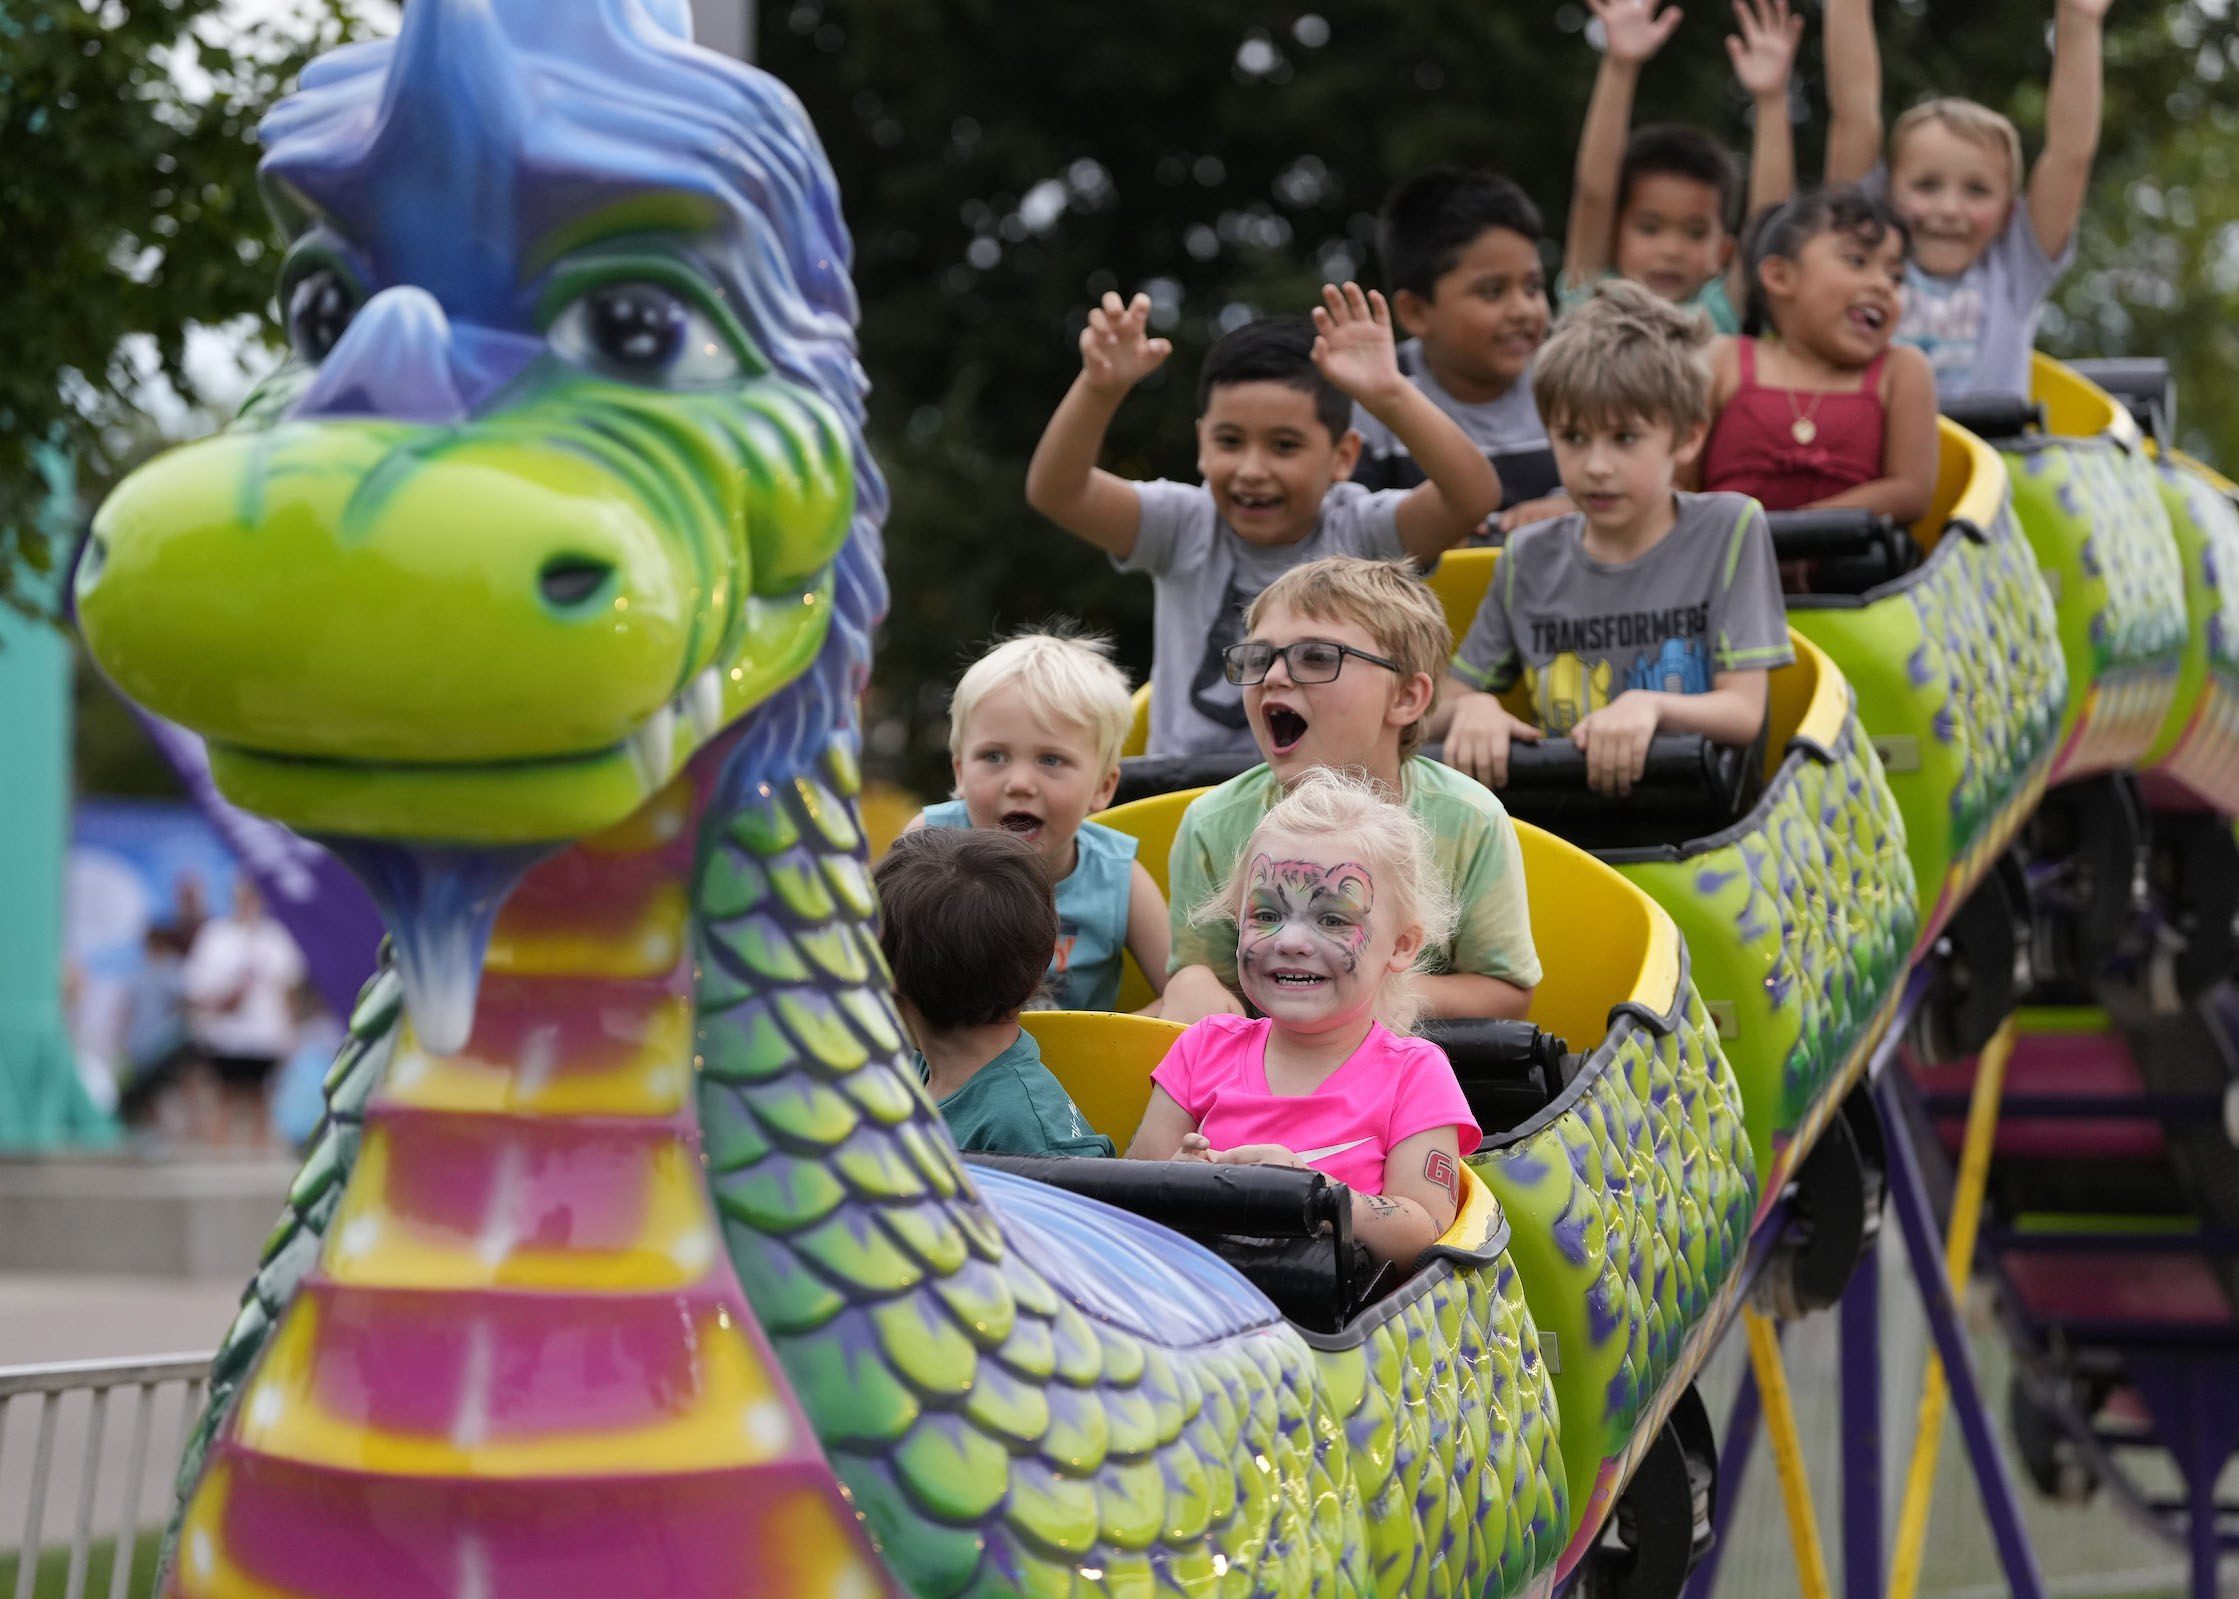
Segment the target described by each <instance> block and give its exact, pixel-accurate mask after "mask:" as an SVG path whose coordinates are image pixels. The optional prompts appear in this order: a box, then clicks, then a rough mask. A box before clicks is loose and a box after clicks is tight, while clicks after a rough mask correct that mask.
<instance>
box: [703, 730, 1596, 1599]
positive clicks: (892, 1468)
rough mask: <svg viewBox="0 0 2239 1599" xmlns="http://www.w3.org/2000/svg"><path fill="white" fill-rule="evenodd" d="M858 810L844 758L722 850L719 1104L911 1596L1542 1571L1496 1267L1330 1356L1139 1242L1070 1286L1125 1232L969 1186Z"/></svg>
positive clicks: (1542, 1394) (1514, 1312) (809, 1349)
mask: <svg viewBox="0 0 2239 1599" xmlns="http://www.w3.org/2000/svg"><path fill="white" fill-rule="evenodd" d="M855 787H856V778H855V774H854V771H853V769H852V766H851V765H850V763H849V762H848V761H847V760H846V759H845V757H844V756H842V755H840V754H839V753H838V752H837V751H834V752H833V754H832V755H831V756H830V758H829V759H828V762H827V766H826V769H825V770H824V771H823V772H820V773H817V774H815V775H812V776H804V777H801V778H799V779H797V780H795V781H793V782H790V783H783V782H770V783H765V784H761V785H757V786H756V787H755V788H754V789H753V790H752V792H751V793H750V796H749V799H748V803H747V805H746V807H745V808H744V809H743V810H741V811H739V812H738V813H737V814H735V815H734V816H732V817H730V818H729V819H728V820H727V821H726V822H725V823H724V824H722V826H721V827H720V828H719V829H715V828H711V830H710V831H709V834H708V836H707V838H706V840H705V843H704V846H703V851H702V861H701V867H700V873H699V891H698V900H699V905H700V910H701V912H702V915H703V918H704V920H703V924H702V927H701V933H700V937H701V940H702V946H703V949H702V957H701V963H700V977H699V986H698V998H699V1009H700V1020H699V1033H700V1053H701V1056H702V1059H703V1061H704V1065H703V1068H702V1070H701V1073H700V1078H699V1103H700V1112H701V1127H702V1135H703V1139H704V1152H705V1156H706V1160H707V1169H708V1174H709V1179H710V1182H711V1185H712V1189H713V1193H714V1195H715V1199H716V1203H717V1205H718V1207H719V1209H720V1211H721V1212H722V1214H723V1215H724V1217H725V1219H726V1230H727V1234H728V1242H729V1245H730V1249H731V1253H732V1257H733V1259H734V1262H735V1263H736V1265H737V1268H738V1272H739V1276H740V1280H741V1282H742V1283H743V1284H744V1286H745V1289H746V1293H747V1297H748V1299H749V1301H750V1302H751V1303H752V1304H753V1306H754V1308H755V1310H756V1313H757V1314H758V1315H759V1317H760V1318H761V1321H762V1324H763V1326H764V1327H765V1328H766V1329H767V1330H768V1331H769V1333H770V1336H771V1338H772V1341H773V1343H774V1344H775V1346H776V1349H777V1352H778V1355H779V1358H780V1360H781V1361H782V1362H783V1363H784V1365H785V1368H786V1371H787V1374H788V1376H789V1377H790V1379H791V1381H792V1384H793V1387H794V1389H795V1391H796V1392H797V1393H798V1394H799V1395H800V1398H801V1402H802V1404H803V1405H804V1407H805V1408H806V1410H807V1412H808V1413H809V1415H810V1417H811V1419H812V1420H813V1422H814V1424H815V1426H816V1428H817V1431H818V1433H819V1435H820V1436H821V1437H822V1438H823V1439H824V1441H825V1443H826V1446H827V1448H828V1450H829V1451H830V1454H831V1458H832V1460H833V1463H834V1466H835V1468H836V1469H837V1471H838V1472H839V1474H840V1477H841V1478H842V1480H843V1481H844V1482H845V1483H846V1484H847V1485H848V1488H849V1490H850V1492H851V1495H852V1497H853V1500H854V1502H855V1505H856V1506H857V1508H858V1510H859V1511H860V1512H861V1514H862V1515H863V1516H864V1517H865V1519H866V1523H867V1525H868V1527H869V1530H870V1532H871V1535H872V1537H873V1539H874V1541H875V1542H876V1544H877V1545H878V1547H879V1548H880V1549H881V1550H882V1551H883V1553H884V1554H885V1556H886V1558H887V1561H888V1563H889V1564H890V1565H891V1566H892V1567H893V1568H894V1570H895V1571H896V1572H897V1574H898V1575H899V1576H900V1578H901V1579H902V1581H903V1583H904V1584H905V1585H906V1586H907V1587H908V1588H909V1589H910V1590H911V1591H912V1592H915V1593H920V1594H924V1595H979V1594H1062V1593H1075V1592H1081V1591H1083V1590H1082V1588H1081V1587H1080V1584H1081V1582H1082V1580H1083V1578H1084V1575H1085V1574H1087V1573H1090V1572H1093V1573H1096V1574H1097V1576H1096V1578H1095V1580H1096V1581H1097V1582H1098V1583H1100V1584H1101V1586H1100V1587H1099V1588H1098V1589H1097V1590H1096V1591H1099V1592H1104V1591H1109V1592H1118V1593H1143V1594H1222V1595H1229V1594H1236V1595H1244V1594H1270V1595H1272V1594H1286V1595H1288V1594H1309V1593H1310V1594H1331V1595H1339V1594H1364V1595H1366V1594H1377V1595H1384V1594H1464V1593H1469V1594H1475V1593H1480V1592H1493V1593H1508V1592H1516V1591H1519V1590H1520V1589H1521V1587H1522V1586H1523V1585H1524V1584H1525V1583H1527V1582H1528V1581H1529V1580H1530V1578H1531V1577H1532V1575H1533V1574H1534V1573H1536V1572H1539V1571H1541V1570H1543V1569H1544V1568H1546V1567H1547V1566H1548V1565H1550V1564H1551V1563H1552V1561H1553V1558H1554V1556H1555V1554H1556V1553H1557V1552H1558V1551H1559V1549H1560V1546H1561V1543H1562V1541H1563V1538H1564V1536H1565V1535H1566V1532H1567V1526H1566V1518H1565V1512H1566V1509H1567V1506H1566V1503H1565V1500H1564V1497H1563V1484H1562V1481H1561V1473H1560V1464H1559V1456H1558V1454H1557V1452H1556V1448H1555V1441H1554V1426H1555V1409H1554V1404H1553V1401H1552V1398H1551V1396H1550V1393H1549V1388H1548V1377H1547V1373H1546V1372H1545V1370H1544V1369H1543V1368H1542V1366H1541V1364H1540V1361H1539V1356H1538V1349H1537V1343H1536V1339H1535V1336H1534V1333H1533V1329H1532V1324H1531V1321H1530V1319H1529V1316H1528V1314H1527V1313H1526V1311H1525V1309H1524V1305H1523V1299H1522V1296H1521V1292H1520V1288H1519V1284H1518V1281H1517V1277H1516V1273H1515V1271H1514V1270H1513V1268H1511V1267H1509V1266H1508V1265H1507V1263H1506V1262H1505V1261H1500V1262H1497V1263H1496V1264H1495V1265H1494V1266H1493V1267H1492V1268H1491V1269H1471V1270H1461V1271H1455V1270H1451V1269H1448V1268H1444V1267H1440V1268H1434V1269H1432V1270H1431V1271H1429V1272H1427V1273H1425V1275H1424V1278H1423V1280H1422V1281H1420V1282H1419V1283H1416V1284H1413V1285H1410V1288H1409V1289H1408V1290H1407V1291H1406V1292H1405V1293H1403V1294H1402V1295H1400V1296H1399V1297H1398V1299H1397V1300H1396V1301H1394V1302H1393V1303H1391V1304H1388V1305H1386V1306H1383V1307H1379V1310H1378V1311H1377V1312H1376V1313H1375V1324H1374V1325H1373V1327H1372V1328H1371V1330H1370V1331H1369V1333H1368V1336H1367V1338H1366V1340H1365V1342H1363V1343H1357V1344H1354V1345H1353V1346H1352V1347H1347V1348H1324V1349H1313V1348H1309V1346H1308V1343H1307V1340H1306V1339H1304V1338H1303V1337H1302V1336H1301V1335H1300V1334H1298V1333H1297V1332H1296V1331H1294V1330H1293V1329H1291V1328H1290V1327H1289V1326H1288V1325H1287V1324H1285V1323H1284V1322H1282V1321H1281V1320H1280V1318H1279V1317H1277V1315H1276V1314H1275V1312H1274V1310H1273V1307H1272V1306H1269V1305H1267V1304H1266V1302H1265V1300H1264V1299H1262V1298H1261V1297H1260V1296H1259V1295H1258V1294H1257V1292H1256V1291H1255V1290H1252V1289H1251V1288H1250V1287H1249V1285H1247V1284H1245V1283H1244V1282H1243V1281H1242V1279H1241V1278H1236V1277H1234V1276H1233V1274H1232V1273H1230V1272H1229V1270H1228V1268H1227V1267H1225V1266H1224V1265H1221V1264H1220V1263H1218V1262H1216V1261H1214V1260H1212V1258H1211V1257H1209V1256H1207V1257H1203V1258H1201V1259H1200V1258H1196V1254H1197V1252H1196V1251H1194V1250H1190V1251H1188V1252H1187V1255H1186V1256H1185V1255H1184V1254H1183V1253H1182V1246H1180V1245H1179V1244H1178V1242H1177V1241H1176V1240H1174V1239H1173V1238H1172V1237H1171V1235H1165V1234H1160V1233H1157V1231H1156V1230H1155V1229H1148V1228H1144V1227H1142V1226H1141V1224H1132V1230H1133V1231H1136V1232H1139V1233H1140V1234H1141V1235H1142V1236H1141V1239H1140V1244H1139V1247H1143V1248H1147V1249H1157V1250H1160V1251H1162V1252H1163V1255H1162V1257H1161V1256H1152V1255H1148V1254H1146V1255H1144V1257H1143V1272H1142V1276H1141V1280H1140V1281H1139V1282H1137V1283H1125V1282H1122V1283H1116V1284H1115V1283H1111V1282H1108V1281H1107V1282H1101V1283H1100V1282H1099V1281H1097V1279H1096V1276H1095V1274H1094V1273H1093V1272H1091V1271H1088V1270H1083V1269H1079V1268H1078V1267H1076V1269H1075V1270H1073V1271H1071V1272H1067V1271H1066V1270H1065V1269H1064V1268H1065V1259H1064V1257H1065V1255H1066V1253H1067V1251H1066V1250H1064V1249H1063V1247H1062V1246H1060V1247H1057V1248H1054V1249H1053V1248H1052V1247H1051V1245H1052V1240H1053V1237H1054V1238H1057V1239H1063V1238H1064V1237H1065V1236H1066V1229H1067V1228H1068V1227H1079V1226H1082V1225H1084V1223H1083V1220H1082V1215H1083V1212H1084V1211H1088V1212H1095V1213H1096V1218H1095V1219H1096V1220H1097V1221H1099V1222H1102V1223H1103V1224H1105V1226H1106V1227H1107V1228H1109V1229H1115V1230H1118V1231H1121V1232H1123V1233H1125V1232H1129V1231H1130V1230H1131V1221H1130V1219H1129V1218H1126V1217H1122V1216H1119V1215H1118V1214H1117V1213H1114V1212H1105V1211H1102V1210H1101V1209H1100V1207H1093V1206H1085V1205H1083V1204H1081V1203H1079V1202H1072V1203H1070V1204H1064V1205H1053V1204H1051V1203H1049V1202H1047V1201H1046V1200H1037V1198H1036V1197H1035V1194H1034V1192H1032V1191H1031V1185H1020V1184H1013V1183H1011V1182H1009V1181H1007V1180H1002V1181H999V1180H997V1179H996V1178H994V1177H993V1176H992V1175H991V1174H988V1173H984V1172H982V1173H968V1172H967V1170H966V1168H964V1167H963V1166H962V1165H961V1164H960V1163H959V1161H958V1157H957V1156H956V1153H955V1149H954V1146H953V1144H952V1143H951V1142H950V1140H949V1139H948V1136H947V1134H946V1131H945V1130H944V1129H943V1128H942V1127H941V1125H940V1122H939V1120H938V1118H937V1116H936V1115H935V1113H934V1112H933V1111H932V1108H931V1106H930V1103H929V1102H928V1101H927V1100H926V1098H925V1095H924V1092H923V1090H922V1088H921V1087H920V1086H919V1084H918V1083H917V1081H916V1078H915V1075H914V1073H912V1072H910V1071H909V1070H908V1069H907V1068H906V1066H905V1065H904V1064H903V1061H902V1058H901V1056H900V1051H901V1049H902V1033H901V1030H900V1026H899V1023H898V1021H897V1019H896V1016H895V1013H894V1011H893V1008H892V1002H891V999H890V998H889V995H888V993H887V990H886V987H885V973H884V968H883V964H882V963H881V961H880V958H879V954H878V949H877V945H876V942H875V940H874V938H873V936H872V933H871V921H870V918H871V913H872V902H871V898H870V889H869V882H868V875H867V872H866V870H865V867H864V861H863V846H862V840H861V837H860V833H859V831H858V829H857V826H856V823H855V821H854V818H853V815H852V805H851V801H852V796H853V794H854V792H855ZM975 1190H976V1191H975ZM982 1199H984V1200H985V1204H984V1205H983V1204H982V1203H981V1200H982ZM1097 1247H1098V1258H1099V1262H1100V1264H1102V1265H1104V1266H1106V1267H1107V1268H1109V1267H1110V1265H1111V1263H1112V1259H1113V1255H1112V1250H1113V1245H1112V1242H1111V1239H1110V1237H1109V1236H1108V1235H1107V1236H1103V1237H1100V1238H1099V1240H1098V1245H1097ZM1085 1253H1086V1251H1085V1249H1084V1250H1083V1251H1081V1252H1080V1254H1085ZM1077 1258H1078V1256H1076V1259H1077ZM1130 1290H1139V1292H1138V1293H1137V1294H1136V1295H1135V1297H1136V1298H1137V1299H1138V1300H1140V1299H1141V1297H1142V1296H1143V1295H1150V1296H1153V1297H1154V1301H1155V1298H1156V1297H1157V1296H1160V1295H1170V1296H1171V1299H1170V1301H1169V1302H1166V1303H1162V1304H1161V1303H1155V1302H1154V1303H1153V1304H1152V1305H1151V1306H1150V1307H1149V1308H1146V1307H1145V1306H1144V1305H1143V1304H1141V1303H1134V1304H1131V1303H1130V1302H1129V1300H1130ZM1208 1305H1210V1306H1211V1307H1212V1308H1210V1309H1208V1308H1207V1307H1208ZM1323 1342H1325V1343H1326V1342H1327V1341H1326V1340H1325V1341H1323ZM1239 1462H1242V1463H1243V1466H1242V1469H1241V1470H1238V1463H1239Z"/></svg>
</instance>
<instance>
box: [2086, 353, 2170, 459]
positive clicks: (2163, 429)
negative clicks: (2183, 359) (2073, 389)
mask: <svg viewBox="0 0 2239 1599" xmlns="http://www.w3.org/2000/svg"><path fill="white" fill-rule="evenodd" d="M2068 367H2069V370H2071V371H2073V372H2075V373H2077V374H2078V375H2079V376H2082V377H2086V378H2089V379H2090V380H2091V381H2092V382H2094V383H2096V384H2098V385H2099V386H2100V387H2101V388H2103V389H2105V390H2106V391H2107V392H2108V393H2109V394H2111V395H2113V396H2114V397H2115V398H2116V399H2118V400H2120V401H2121V402H2122V403H2123V405H2124V406H2126V407H2127V408H2128V409H2129V411H2130V415H2131V417H2132V419H2133V420H2135V421H2136V422H2137V424H2138V425H2139V426H2140V427H2141V428H2144V429H2145V430H2146V436H2147V437H2148V438H2153V439H2162V440H2166V439H2167V438H2168V437H2169V435H2170V430H2171V428H2172V427H2173V426H2174V424H2175V421H2176V416H2177V385H2176V382H2175V380H2174V379H2172V378H2171V377H2170V375H2169V363H2168V362H2167V361H2165V360H2163V359H2162V358H2161V357H2160V356H2158V355H2112V356H2107V357H2105V358H2103V359H2101V360H2096V361H2070V362H2069V363H2068Z"/></svg>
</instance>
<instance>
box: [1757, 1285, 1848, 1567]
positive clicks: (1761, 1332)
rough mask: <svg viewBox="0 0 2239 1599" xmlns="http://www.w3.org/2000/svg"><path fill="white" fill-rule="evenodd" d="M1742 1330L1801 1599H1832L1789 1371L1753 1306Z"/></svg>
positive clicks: (1776, 1342) (1777, 1340)
mask: <svg viewBox="0 0 2239 1599" xmlns="http://www.w3.org/2000/svg"><path fill="white" fill-rule="evenodd" d="M1741 1323H1742V1327H1743V1329H1744V1330H1745V1331H1747V1332H1748V1334H1749V1365H1750V1369H1751V1370H1752V1371H1753V1372H1754V1373H1755V1374H1756V1377H1757V1396H1758V1399H1759V1401H1760V1402H1761V1403H1762V1404H1763V1406H1764V1415H1765V1433H1766V1435H1767V1437H1768V1438H1770V1440H1771V1442H1772V1446H1773V1465H1774V1467H1775V1468H1776V1469H1777V1470H1778V1471H1779V1473H1780V1497H1781V1501H1782V1503H1784V1504H1785V1505H1786V1506H1787V1508H1788V1537H1789V1540H1790V1542H1791V1543H1793V1544H1794V1546H1795V1550H1796V1584H1797V1591H1798V1593H1799V1594H1800V1595H1801V1596H1802V1599H1832V1594H1833V1590H1832V1589H1830V1588H1829V1587H1828V1586H1827V1555H1826V1551H1825V1549H1824V1548H1823V1547H1822V1546H1821V1544H1820V1542H1819V1517H1818V1514H1817V1512H1815V1511H1814V1510H1813V1509H1812V1503H1811V1482H1810V1480H1809V1479H1808V1478H1807V1477H1806V1476H1805V1475H1804V1446H1803V1444H1802V1442H1801V1441H1800V1440H1799V1439H1798V1438H1797V1436H1796V1407H1795V1405H1794V1403H1793V1402H1792V1401H1791V1400H1790V1399H1789V1397H1788V1370H1787V1368H1786V1367H1785V1366H1783V1365H1782V1364H1781V1362H1780V1334H1779V1333H1778V1332H1777V1331H1775V1330H1774V1328H1773V1324H1772V1322H1771V1320H1770V1319H1768V1318H1767V1317H1766V1316H1764V1315H1763V1314H1761V1313H1760V1312H1759V1311H1758V1310H1757V1308H1756V1307H1755V1306H1753V1305H1744V1306H1743V1307H1742V1312H1741Z"/></svg>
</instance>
